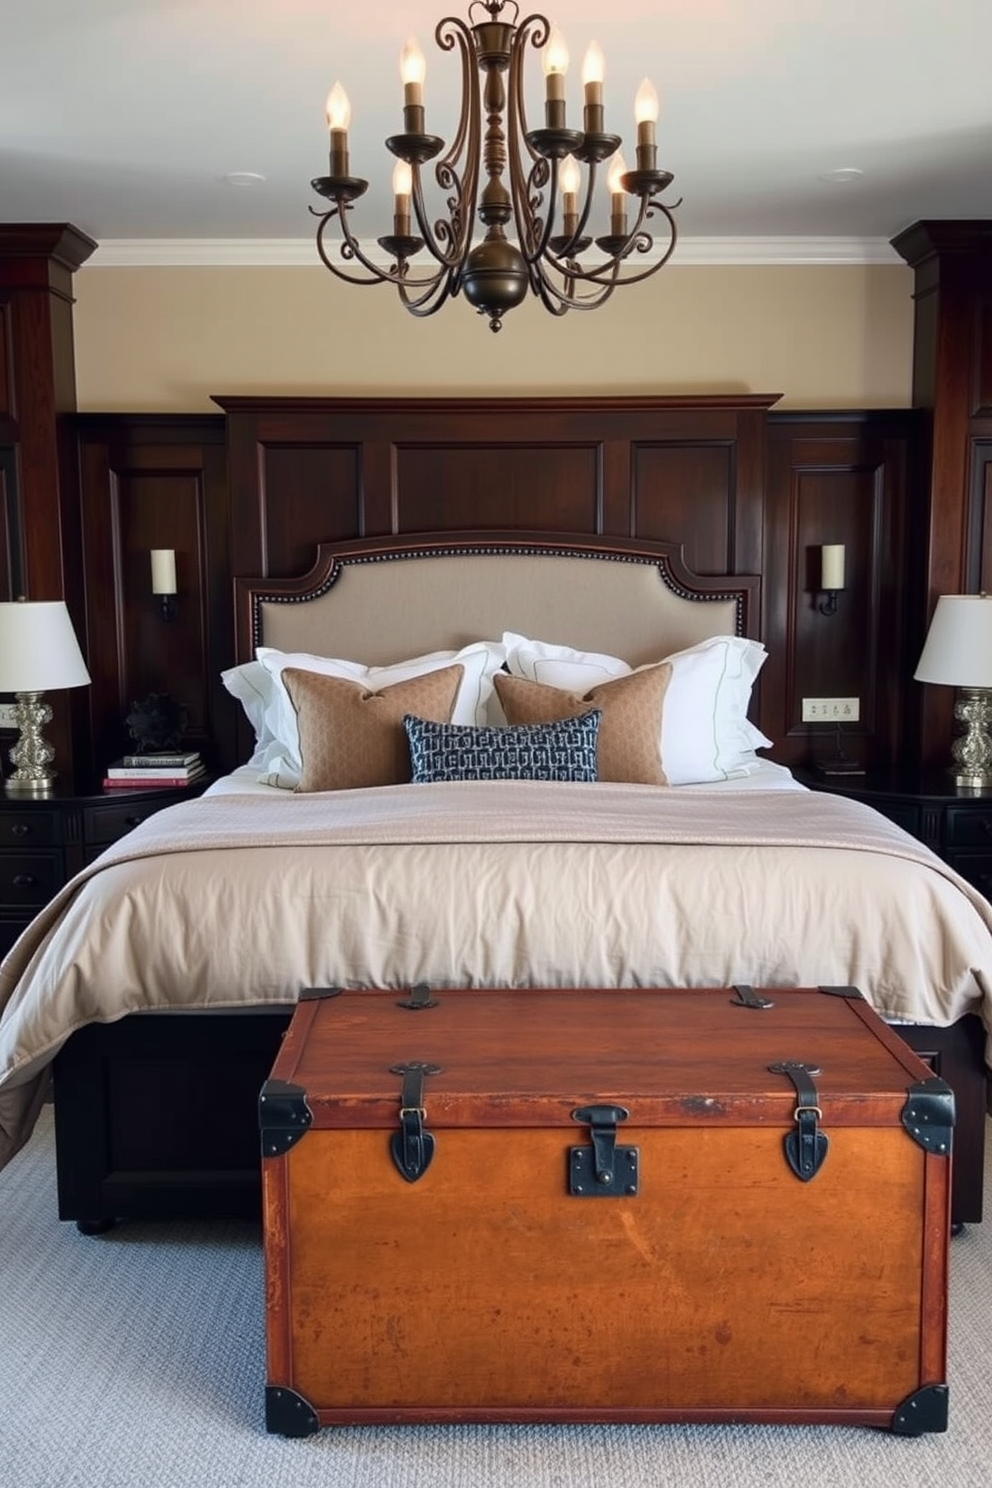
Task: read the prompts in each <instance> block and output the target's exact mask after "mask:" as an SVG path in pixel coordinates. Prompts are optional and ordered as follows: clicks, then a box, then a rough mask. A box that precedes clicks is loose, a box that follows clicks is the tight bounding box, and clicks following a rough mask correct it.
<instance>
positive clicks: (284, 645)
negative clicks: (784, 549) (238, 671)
mask: <svg viewBox="0 0 992 1488" xmlns="http://www.w3.org/2000/svg"><path fill="white" fill-rule="evenodd" d="M757 585H758V580H757V579H756V578H751V577H744V578H741V577H736V576H735V577H734V578H732V579H718V580H714V579H706V578H700V577H699V576H696V575H692V574H690V573H689V572H688V571H687V570H686V569H685V568H684V566H683V564H682V562H681V558H680V555H679V552H678V549H676V548H671V547H666V546H664V545H662V544H647V543H634V542H626V543H625V542H623V541H616V542H613V543H610V544H606V543H603V542H598V543H596V544H591V543H583V542H581V541H575V540H568V539H562V540H561V541H560V542H559V541H557V540H545V539H540V540H535V541H532V542H528V541H526V540H522V539H521V538H520V537H516V538H513V539H509V538H506V537H500V536H495V535H494V536H489V537H487V536H486V535H481V536H480V534H471V535H459V534H450V533H447V534H444V535H443V536H440V537H437V538H434V539H432V538H424V539H417V540H415V541H411V540H410V539H409V538H407V539H405V540H400V539H387V540H383V539H373V540H369V541H367V542H364V543H356V542H349V543H343V544H326V545H322V546H321V547H320V549H319V550H318V558H317V562H316V564H315V566H314V568H313V569H312V570H311V571H310V573H309V574H307V575H306V576H305V577H304V578H303V579H300V580H291V581H273V580H264V579H258V580H253V579H242V580H240V581H239V582H238V589H239V604H238V611H239V659H240V660H247V659H249V658H250V656H251V655H252V653H253V649H254V646H255V645H258V644H265V645H269V646H275V647H277V648H278V649H279V650H283V651H311V652H316V653H318V654H321V655H331V656H344V657H349V658H351V659H353V660H356V661H361V662H364V663H366V664H367V665H381V664H383V663H386V662H391V661H396V660H398V659H399V658H401V657H404V656H415V655H421V654H423V653H424V652H428V651H436V650H442V649H449V648H452V649H457V648H458V647H460V646H463V645H465V644H466V643H468V642H470V641H474V640H480V639H498V638H499V637H500V635H502V633H503V631H504V630H514V631H518V632H520V633H522V634H525V635H530V636H533V637H539V638H541V639H543V640H551V641H556V642H558V643H560V644H565V645H571V646H576V647H579V648H581V649H583V650H596V651H605V652H608V653H609V654H611V655H614V656H621V657H623V658H624V660H626V661H627V662H629V663H630V664H631V665H633V666H637V665H640V664H641V663H643V662H647V661H654V660H657V659H658V657H659V656H662V655H665V654H666V653H668V652H671V651H675V650H678V649H680V648H681V647H684V646H689V645H692V644H693V643H694V642H696V641H699V640H702V639H704V638H705V637H707V636H712V635H734V634H749V633H750V631H749V623H750V620H751V617H752V614H753V612H754V611H755V609H756V605H755V604H754V603H753V602H754V600H755V599H756V590H757Z"/></svg>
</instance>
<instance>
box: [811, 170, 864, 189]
mask: <svg viewBox="0 0 992 1488" xmlns="http://www.w3.org/2000/svg"><path fill="white" fill-rule="evenodd" d="M863 175H864V171H863V170H859V168H858V167H857V166H856V165H842V166H841V167H840V169H839V170H831V171H823V173H822V174H821V175H820V177H819V179H820V180H821V181H829V182H830V184H831V185H832V186H846V185H847V183H848V182H849V181H858V180H860V179H861V177H862V176H863Z"/></svg>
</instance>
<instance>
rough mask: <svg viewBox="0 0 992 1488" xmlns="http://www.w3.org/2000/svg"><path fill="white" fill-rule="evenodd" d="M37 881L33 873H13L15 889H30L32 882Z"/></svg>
mask: <svg viewBox="0 0 992 1488" xmlns="http://www.w3.org/2000/svg"><path fill="white" fill-rule="evenodd" d="M37 882H38V880H37V879H36V878H35V876H34V874H33V873H15V874H14V888H15V889H30V888H31V887H32V885H33V884H36V883H37Z"/></svg>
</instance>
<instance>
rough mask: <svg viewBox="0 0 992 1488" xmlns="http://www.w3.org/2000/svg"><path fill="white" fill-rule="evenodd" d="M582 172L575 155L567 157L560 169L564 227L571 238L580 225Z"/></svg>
mask: <svg viewBox="0 0 992 1488" xmlns="http://www.w3.org/2000/svg"><path fill="white" fill-rule="evenodd" d="M581 184H582V172H581V171H580V170H579V162H578V161H577V160H576V158H575V156H574V155H566V156H565V159H564V160H563V161H562V163H561V165H560V166H559V167H558V186H559V189H560V190H561V214H562V227H563V229H564V232H565V236H566V237H569V238H570V237H571V236H572V234H573V233H574V232H575V229H576V228H577V227H578V225H579V208H578V202H579V186H580V185H581Z"/></svg>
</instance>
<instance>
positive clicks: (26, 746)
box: [0, 599, 90, 796]
mask: <svg viewBox="0 0 992 1488" xmlns="http://www.w3.org/2000/svg"><path fill="white" fill-rule="evenodd" d="M89 680H90V674H89V672H88V671H87V670H86V663H85V662H84V661H83V656H82V652H81V651H80V649H79V642H78V641H77V640H76V632H75V631H74V630H73V628H72V621H71V620H70V618H69V611H68V610H67V609H66V607H65V604H64V603H63V602H62V600H60V599H56V600H26V599H18V600H13V601H11V602H5V603H3V604H0V691H2V692H12V693H14V695H15V698H16V702H15V704H14V721H15V723H16V725H17V727H18V729H19V730H20V733H19V735H18V739H17V743H16V744H15V745H14V747H13V749H12V750H11V751H10V762H11V764H12V765H14V767H15V768H14V770H13V773H12V774H10V775H8V776H7V779H6V781H5V782H4V789H5V790H6V791H7V793H8V794H9V795H17V794H21V795H29V796H46V795H50V794H51V791H52V789H53V787H54V785H55V778H56V774H57V771H56V770H55V768H54V766H53V760H54V758H55V749H54V747H53V745H51V744H49V742H48V740H47V739H46V738H45V736H44V734H43V733H42V729H43V727H44V725H45V724H46V723H50V722H51V720H52V709H51V706H50V705H49V704H48V703H46V702H45V701H44V698H43V694H44V693H46V692H52V691H54V690H56V689H62V688H65V687H85V686H87V684H88V683H89Z"/></svg>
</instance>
